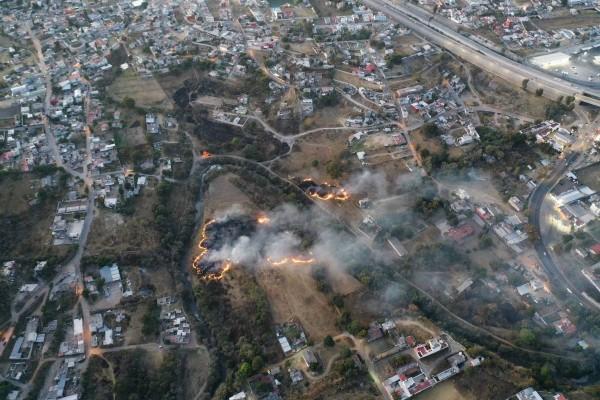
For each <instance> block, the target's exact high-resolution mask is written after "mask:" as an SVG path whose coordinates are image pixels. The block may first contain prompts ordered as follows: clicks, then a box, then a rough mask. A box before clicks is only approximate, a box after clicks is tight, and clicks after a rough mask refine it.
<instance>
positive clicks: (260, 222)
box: [256, 215, 271, 225]
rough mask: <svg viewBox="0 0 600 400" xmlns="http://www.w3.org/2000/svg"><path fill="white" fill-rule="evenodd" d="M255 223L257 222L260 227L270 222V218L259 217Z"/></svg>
mask: <svg viewBox="0 0 600 400" xmlns="http://www.w3.org/2000/svg"><path fill="white" fill-rule="evenodd" d="M256 222H258V223H259V224H260V225H267V224H268V223H269V222H271V218H269V217H267V216H266V215H259V216H258V218H257V219H256Z"/></svg>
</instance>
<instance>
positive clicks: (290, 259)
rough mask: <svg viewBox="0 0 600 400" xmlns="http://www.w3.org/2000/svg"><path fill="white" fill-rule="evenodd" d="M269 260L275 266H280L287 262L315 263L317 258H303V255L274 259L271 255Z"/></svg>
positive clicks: (296, 263) (298, 263)
mask: <svg viewBox="0 0 600 400" xmlns="http://www.w3.org/2000/svg"><path fill="white" fill-rule="evenodd" d="M267 261H268V262H269V264H271V265H272V266H274V267H278V266H281V265H286V264H295V265H308V264H312V263H314V262H315V261H316V260H315V259H314V258H302V257H284V258H282V259H279V260H273V259H272V258H271V257H267Z"/></svg>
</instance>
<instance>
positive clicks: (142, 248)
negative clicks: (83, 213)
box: [86, 187, 159, 256]
mask: <svg viewBox="0 0 600 400" xmlns="http://www.w3.org/2000/svg"><path fill="white" fill-rule="evenodd" d="M133 201H134V203H135V207H134V209H135V211H134V213H133V215H131V216H126V215H122V214H118V213H117V212H115V211H114V210H109V209H100V210H99V212H98V214H97V216H96V218H95V219H94V223H93V224H92V230H91V232H90V236H89V240H88V245H87V246H86V254H88V255H92V256H98V255H102V256H111V255H112V256H118V255H121V254H124V253H128V252H129V253H135V254H140V255H141V254H147V253H148V252H150V251H154V250H155V249H156V248H157V247H158V245H159V232H157V231H156V226H155V225H154V215H153V207H154V205H155V204H156V193H155V189H154V188H152V187H146V188H144V189H143V190H142V192H141V194H140V195H139V196H138V197H136V198H134V199H133Z"/></svg>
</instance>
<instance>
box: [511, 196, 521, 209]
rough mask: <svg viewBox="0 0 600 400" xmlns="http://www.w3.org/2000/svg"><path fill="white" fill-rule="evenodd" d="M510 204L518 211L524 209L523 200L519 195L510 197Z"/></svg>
mask: <svg viewBox="0 0 600 400" xmlns="http://www.w3.org/2000/svg"><path fill="white" fill-rule="evenodd" d="M508 204H510V206H511V207H512V208H514V209H515V210H516V211H523V201H522V200H521V199H520V198H518V197H517V196H512V197H511V198H510V199H508Z"/></svg>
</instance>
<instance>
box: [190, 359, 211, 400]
mask: <svg viewBox="0 0 600 400" xmlns="http://www.w3.org/2000/svg"><path fill="white" fill-rule="evenodd" d="M209 364H210V358H209V354H208V351H207V350H206V349H205V348H199V349H195V350H192V351H190V352H188V353H186V355H185V363H184V367H183V369H184V371H185V375H184V379H185V396H184V398H186V399H194V398H196V395H197V394H198V393H199V392H200V390H202V389H203V387H204V384H205V383H206V380H207V379H208V372H209Z"/></svg>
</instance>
